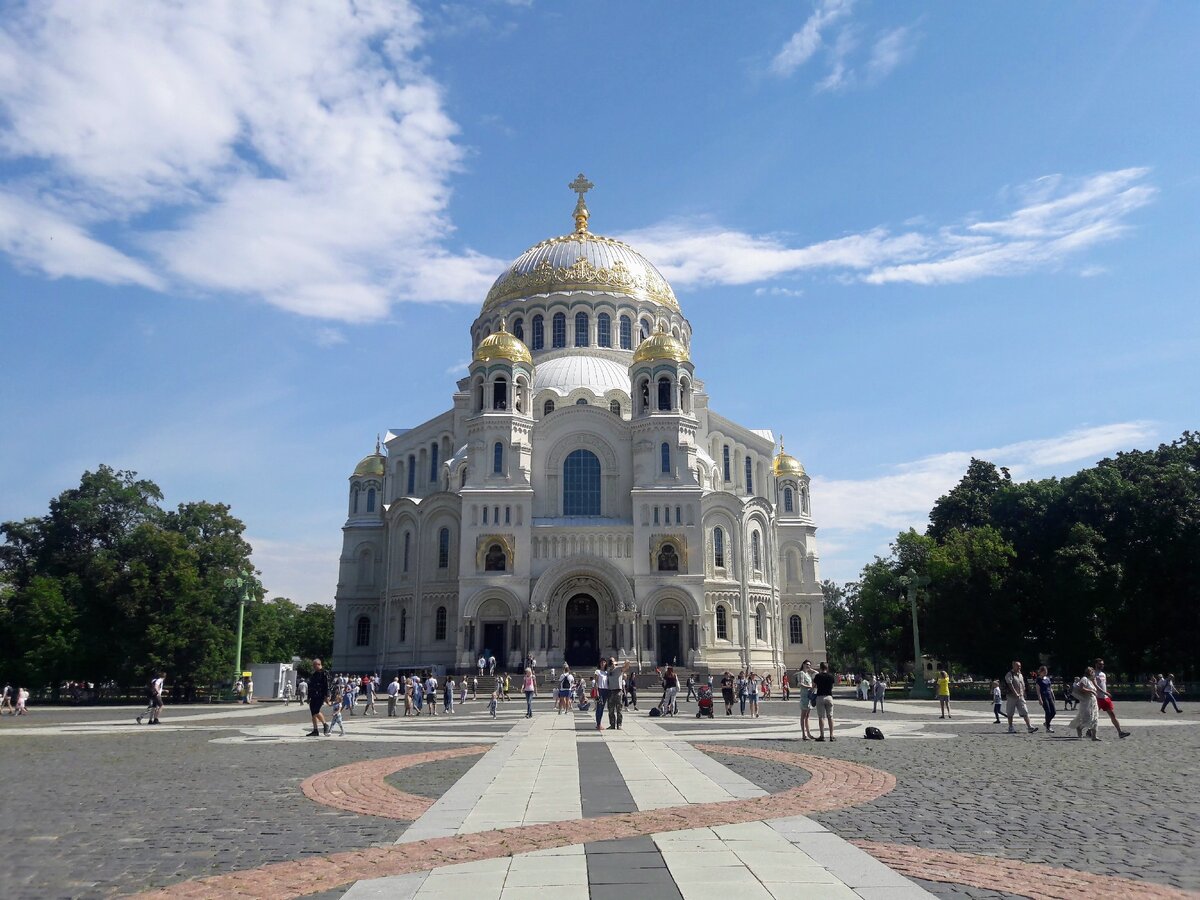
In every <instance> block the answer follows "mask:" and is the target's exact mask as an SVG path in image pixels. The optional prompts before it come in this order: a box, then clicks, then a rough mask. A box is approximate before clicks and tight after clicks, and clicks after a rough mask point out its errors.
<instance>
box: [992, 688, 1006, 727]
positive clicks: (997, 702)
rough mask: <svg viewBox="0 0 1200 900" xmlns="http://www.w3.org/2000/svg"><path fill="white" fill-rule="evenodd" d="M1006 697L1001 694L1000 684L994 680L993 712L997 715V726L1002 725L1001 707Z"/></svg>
mask: <svg viewBox="0 0 1200 900" xmlns="http://www.w3.org/2000/svg"><path fill="white" fill-rule="evenodd" d="M1003 700H1004V697H1003V695H1001V693H1000V682H999V681H996V680H994V679H993V681H992V712H993V713H995V714H996V724H997V725H999V724H1000V707H1001V705H1002V703H1003Z"/></svg>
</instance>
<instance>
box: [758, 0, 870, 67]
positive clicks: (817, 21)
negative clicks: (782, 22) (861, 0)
mask: <svg viewBox="0 0 1200 900" xmlns="http://www.w3.org/2000/svg"><path fill="white" fill-rule="evenodd" d="M852 5H853V4H852V0H822V2H821V3H819V4H818V5H817V8H816V10H814V11H813V13H812V15H811V16H809V17H808V20H807V21H806V22H805V23H804V26H803V27H802V28H801V29H800V30H799V31H797V32H796V33H795V34H793V35H792V36H791V37H790V38H788V40H787V43H785V44H784V45H783V48H782V49H781V50H780V51H779V52H778V53H777V54H775V57H774V59H772V60H771V71H772V72H773V73H774V74H776V75H779V76H780V77H786V76H788V75H791V74H792V73H793V72H795V71H796V69H798V68H800V67H801V66H802V65H804V64H805V63H806V62H808V61H809V60H810V59H812V57H813V55H814V54H815V53H816V52H817V51H818V50H819V49H821V46H822V44H823V41H822V38H821V32H822V31H824V30H826V29H827V28H829V26H831V25H833V24H834V23H835V22H837V21H838V20H839V19H842V18H844V17H845V16H847V15H849V14H850V8H851V6H852Z"/></svg>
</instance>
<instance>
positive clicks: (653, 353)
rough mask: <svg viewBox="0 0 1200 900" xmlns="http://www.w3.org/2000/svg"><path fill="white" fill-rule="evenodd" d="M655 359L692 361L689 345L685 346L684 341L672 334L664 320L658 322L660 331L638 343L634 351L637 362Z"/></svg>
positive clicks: (634, 358) (634, 359)
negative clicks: (664, 325)
mask: <svg viewBox="0 0 1200 900" xmlns="http://www.w3.org/2000/svg"><path fill="white" fill-rule="evenodd" d="M654 359H673V360H675V362H691V357H689V356H688V352H687V347H685V346H683V343H682V342H681V341H680V340H679V339H678V338H676V337H674V336H673V335H671V334H670V333H669V332H668V331H667V330H666V329H665V328H664V327H663V324H662V322H659V323H658V331H656V332H654V334H652V335H650V337H648V338H646V339H645V340H644V341H642V342H641V343H640V344H638V348H637V350H635V351H634V352H633V361H634V362H635V363H640V362H649V361H650V360H654Z"/></svg>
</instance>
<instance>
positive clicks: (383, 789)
mask: <svg viewBox="0 0 1200 900" xmlns="http://www.w3.org/2000/svg"><path fill="white" fill-rule="evenodd" d="M488 749H489V748H488V746H487V745H475V746H472V747H459V748H456V749H454V750H433V751H430V752H429V753H414V754H412V755H410V756H391V757H388V758H386V759H368V760H364V761H363V762H356V763H350V764H349V765H347V766H338V767H337V768H336V769H330V770H328V771H326V772H318V773H317V774H316V775H313V776H312V777H311V778H306V779H305V780H304V782H303V783H302V784H301V785H300V790H302V791H303V792H304V796H306V797H308V799H310V800H315V801H316V802H317V803H322V804H324V805H325V806H334V807H337V808H338V809H344V810H347V811H348V812H352V813H359V814H360V815H364V816H380V817H382V818H385V819H402V820H404V821H406V822H413V821H416V820H417V819H419V818H420V817H421V815H422V814H423V813H424V812H425V811H426V810H427V809H429V807H431V806H433V803H434V801H433V800H431V799H430V798H428V797H418V796H417V795H416V794H409V793H407V792H405V791H401V790H398V789H397V788H394V787H392V786H391V785H390V784H388V783H387V782H386V781H384V779H385V778H387V776H389V775H391V774H392V773H393V772H399V771H400V770H402V769H411V768H412V767H413V766H419V765H422V764H424V763H429V762H437V761H438V760H442V759H457V758H459V757H461V756H478V755H479V754H481V753H486V752H487V751H488Z"/></svg>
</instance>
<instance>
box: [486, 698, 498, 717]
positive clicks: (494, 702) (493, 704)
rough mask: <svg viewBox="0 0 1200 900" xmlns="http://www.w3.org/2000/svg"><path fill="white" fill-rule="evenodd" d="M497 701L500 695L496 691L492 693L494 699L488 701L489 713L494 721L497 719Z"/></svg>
mask: <svg viewBox="0 0 1200 900" xmlns="http://www.w3.org/2000/svg"><path fill="white" fill-rule="evenodd" d="M497 699H498V695H497V694H496V692H495V691H492V699H491V700H489V701H488V712H489V713H490V714H491V716H492V718H493V719H494V718H496V706H497Z"/></svg>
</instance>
